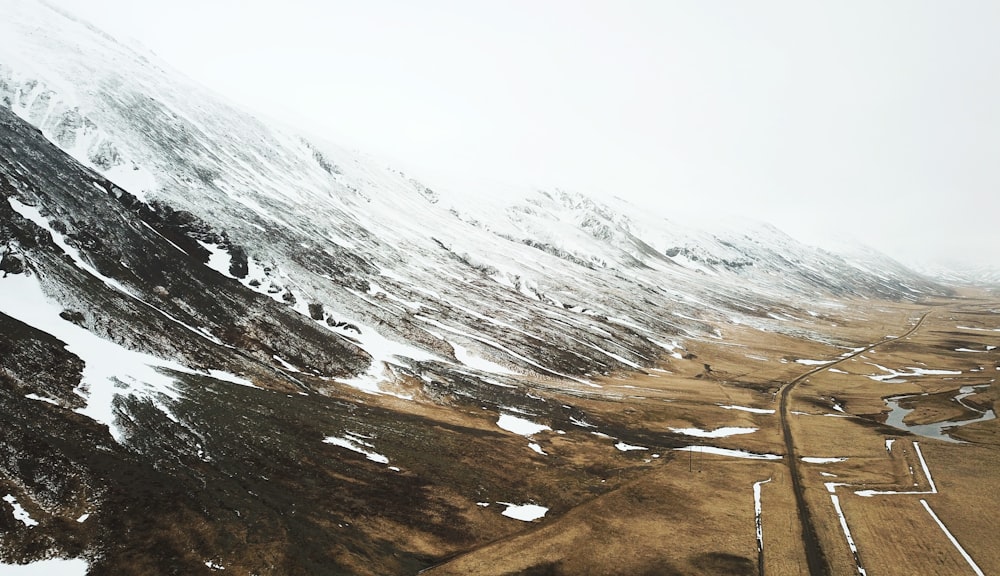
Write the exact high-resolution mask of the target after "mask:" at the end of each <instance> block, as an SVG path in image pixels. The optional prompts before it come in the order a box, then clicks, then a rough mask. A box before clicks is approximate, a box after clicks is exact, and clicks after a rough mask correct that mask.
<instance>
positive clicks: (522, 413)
mask: <svg viewBox="0 0 1000 576" xmlns="http://www.w3.org/2000/svg"><path fill="white" fill-rule="evenodd" d="M834 309H835V310H836V313H831V312H826V313H823V314H816V315H812V314H810V315H803V317H801V318H799V317H795V316H792V315H787V314H786V315H782V319H781V320H780V322H781V323H782V325H781V326H782V330H781V332H780V333H779V332H777V331H774V330H768V331H764V330H760V329H757V328H754V327H751V326H747V325H741V324H731V325H727V326H722V327H721V329H720V331H719V333H718V334H717V337H710V338H703V339H695V338H690V339H686V340H684V344H683V345H684V348H683V349H678V350H676V351H674V353H672V354H670V355H667V354H665V355H664V358H663V359H662V361H661V362H660V363H659V365H658V366H657V367H656V368H654V369H650V370H647V371H641V372H635V373H628V374H618V375H610V376H607V377H603V378H600V379H596V380H593V381H583V380H581V381H576V380H565V379H555V378H552V379H541V378H524V379H523V380H522V381H520V382H519V385H518V386H516V387H514V388H510V387H509V386H510V385H509V384H508V385H500V384H503V383H502V382H498V383H497V385H493V384H487V385H486V388H485V389H483V388H479V389H476V391H475V394H473V393H471V392H469V390H468V389H466V388H463V385H468V386H471V384H468V383H464V384H463V382H464V381H462V380H458V379H452V380H447V381H443V382H440V383H437V384H436V385H435V387H434V388H433V389H436V390H438V391H439V392H438V393H437V395H436V396H428V395H427V390H428V389H429V388H428V387H426V386H425V383H424V382H421V381H418V380H407V379H406V378H400V379H398V380H397V381H396V382H395V384H394V386H395V388H394V391H395V392H396V393H398V396H392V395H371V394H367V393H364V392H361V391H359V390H357V389H354V388H349V387H342V388H337V389H336V390H335V391H334V392H331V393H330V395H319V394H309V395H305V394H297V395H296V394H284V393H276V392H273V391H266V390H258V389H255V388H248V387H246V386H239V385H236V384H230V383H225V382H219V381H212V380H209V379H206V378H199V377H197V376H195V375H188V376H183V375H182V376H183V378H182V381H183V382H184V388H183V390H181V392H180V393H179V395H178V400H177V404H176V405H175V406H174V408H173V414H174V415H175V418H176V419H177V421H176V422H171V421H169V420H167V419H165V418H163V417H162V413H160V412H156V410H155V407H153V406H152V405H150V406H144V405H139V404H135V405H128V406H123V407H124V408H125V409H126V413H128V414H129V415H131V417H133V418H138V417H139V416H140V415H142V414H146V416H145V418H147V419H146V420H143V422H149V423H153V424H145V425H144V427H143V428H142V429H134V430H128V432H129V434H130V436H129V443H128V446H127V449H123V448H121V447H117V446H116V445H115V444H114V443H113V442H110V439H109V438H107V437H106V432H105V431H103V430H102V429H100V427H99V426H96V425H94V424H93V423H90V422H89V421H87V420H86V419H84V418H82V417H79V416H78V415H76V414H73V413H71V412H70V413H68V414H69V416H67V412H66V411H65V410H63V409H62V408H60V407H58V406H55V405H52V404H51V403H49V402H41V401H38V399H37V398H33V397H32V396H31V395H27V396H26V395H24V394H23V393H18V394H13V393H9V392H4V394H5V398H8V396H7V395H8V394H10V395H9V398H8V399H7V400H5V401H6V402H10V403H14V404H17V407H16V410H14V409H12V410H11V411H8V412H7V413H6V414H5V415H4V416H3V418H5V421H4V422H5V423H4V426H5V428H4V429H5V430H8V431H11V434H13V433H14V432H15V431H17V433H18V434H22V436H23V438H22V437H21V436H18V437H16V438H15V437H13V436H9V437H8V438H6V439H5V442H8V444H9V445H10V446H18V447H31V448H30V449H29V450H27V451H26V452H25V453H19V454H17V455H16V458H20V460H17V462H16V464H17V466H18V467H17V468H12V467H11V466H7V465H5V466H6V467H5V468H4V470H6V472H5V479H4V481H3V483H2V486H0V488H2V489H0V492H2V493H3V494H8V493H9V497H8V498H5V503H4V504H0V510H6V512H5V513H2V514H0V534H2V535H3V536H2V538H0V559H2V561H3V562H6V563H8V564H12V563H25V562H31V561H38V560H42V559H44V558H46V557H49V556H53V555H54V556H68V557H78V558H80V557H82V558H84V559H86V560H87V561H88V563H89V565H90V567H91V572H90V573H91V574H152V573H164V571H165V570H166V567H172V568H171V569H181V570H182V571H183V572H185V573H205V574H209V573H213V572H218V571H220V570H221V569H222V568H224V569H225V570H226V572H225V573H227V574H416V573H418V572H420V573H423V574H428V575H447V574H484V575H485V574H490V575H493V574H538V575H541V574H630V575H635V574H684V575H697V574H747V575H750V574H767V575H768V576H777V575H798V574H837V575H840V574H845V575H846V574H865V575H870V576H883V575H885V576H889V575H904V574H932V573H933V574H991V573H997V572H998V571H1000V548H997V547H996V546H995V531H994V528H995V519H994V517H993V516H994V511H995V510H996V509H997V508H998V505H1000V495H998V493H997V491H996V489H995V487H996V486H1000V424H998V421H997V420H996V419H995V417H994V416H995V412H994V411H995V409H996V408H995V407H996V403H997V399H998V395H1000V390H998V389H997V387H996V386H995V377H996V374H997V372H998V370H1000V353H998V350H1000V349H998V348H996V347H997V346H1000V301H998V300H996V299H991V297H990V296H989V295H986V294H978V293H977V294H972V293H970V294H966V295H963V296H960V297H955V298H950V299H940V300H934V301H928V302H922V303H917V304H898V303H887V302H875V301H854V302H844V303H842V306H839V307H835V308H834ZM300 376H301V378H302V379H303V381H306V379H307V376H306V375H300ZM508 381H509V380H505V381H504V382H508ZM442 390H443V392H442ZM491 390H492V392H490V391H491ZM490 394H495V397H492V398H488V397H489V395H490ZM887 399H889V400H888V401H887ZM890 416H892V417H891V418H890ZM138 421H139V420H136V422H138ZM67 422H69V423H70V424H72V426H74V427H75V428H67V430H73V432H65V431H62V432H61V431H60V430H63V428H61V427H62V426H69V425H70V424H67ZM887 422H888V423H887ZM180 423H184V426H185V427H189V428H182V427H179V425H180ZM942 423H944V424H942ZM948 423H951V424H950V425H949V424H948ZM889 424H893V425H889ZM935 424H942V425H939V426H936V427H935V426H932V425H935ZM153 428H156V429H153ZM913 430H916V431H919V432H920V434H916V433H912V432H911V431H913ZM73 434H76V435H78V436H79V439H77V440H76V441H75V442H67V441H66V440H65V438H67V437H70V436H72V435H73ZM192 446H196V447H197V451H194V448H192ZM46 454H47V455H49V456H43V455H46ZM140 454H141V455H142V456H141V457H138V456H137V455H140ZM11 458H15V456H11ZM49 460H52V461H51V462H49ZM11 461H14V460H11ZM147 462H148V463H149V464H147ZM50 465H51V469H50V468H46V467H47V466H50ZM11 470H15V472H11ZM57 471H58V472H57ZM32 474H34V475H35V476H34V477H33V478H29V477H28V476H29V475H32ZM45 474H48V476H45ZM15 476H18V477H17V478H15ZM43 476H44V477H46V478H49V480H45V481H44V482H43V481H42V480H39V478H42V477H43ZM52 478H62V480H59V481H58V482H56V484H55V485H54V487H53V488H52V490H51V491H52V494H51V495H50V494H47V493H44V492H40V491H39V489H33V490H27V489H25V486H45V485H46V484H45V482H49V483H50V484H51V483H52V480H51V479H52ZM60 482H62V483H61V484H60ZM0 495H2V494H0ZM46 498H48V500H46ZM52 502H56V503H57V504H53V503H52ZM28 520H30V522H29V521H28ZM32 522H33V523H34V524H31V523H32ZM0 573H3V570H2V569H0Z"/></svg>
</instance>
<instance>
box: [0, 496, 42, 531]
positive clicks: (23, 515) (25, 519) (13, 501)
mask: <svg viewBox="0 0 1000 576" xmlns="http://www.w3.org/2000/svg"><path fill="white" fill-rule="evenodd" d="M3 501H4V502H6V503H8V504H10V507H11V508H13V509H14V519H15V520H20V521H21V523H22V524H24V525H25V526H27V527H28V528H31V527H32V526H38V521H37V520H35V519H34V518H32V517H31V514H28V511H27V510H25V509H24V508H22V507H21V505H20V504H18V502H17V498H14V497H13V496H12V495H10V494H8V495H6V496H4V497H3Z"/></svg>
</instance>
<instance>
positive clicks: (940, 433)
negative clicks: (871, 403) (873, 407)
mask: <svg viewBox="0 0 1000 576" xmlns="http://www.w3.org/2000/svg"><path fill="white" fill-rule="evenodd" d="M989 386H990V384H980V385H979V386H962V388H961V389H959V391H958V394H957V395H956V396H955V397H954V398H953V399H954V400H955V401H956V402H958V403H959V404H961V405H962V406H963V407H964V408H966V409H968V410H971V411H973V412H978V413H979V416H978V417H976V418H970V419H968V420H945V421H943V422H934V423H931V424H913V425H911V424H906V423H904V422H903V419H904V418H906V415H907V414H909V413H910V412H913V409H912V408H903V407H902V406H900V402H901V401H903V400H906V399H908V398H916V397H918V396H923V394H907V395H904V396H892V397H889V398H886V399H885V404H886V406H888V407H889V416H888V418H887V419H886V421H885V423H886V424H888V425H889V426H892V427H893V428H898V429H900V430H906V431H907V432H910V433H912V434H916V435H918V436H923V437H925V438H933V439H935V440H944V441H945V442H954V443H962V441H961V440H957V439H955V438H952V437H951V436H949V435H948V433H947V432H946V431H945V430H946V429H950V428H955V427H958V426H965V425H966V424H973V423H975V422H983V421H985V420H993V419H994V418H996V417H997V416H996V413H995V412H994V411H993V410H986V411H983V410H978V409H976V408H974V407H973V406H970V405H968V404H966V403H965V402H963V400H965V399H966V398H968V397H969V396H972V395H973V394H975V393H976V389H977V388H987V387H989Z"/></svg>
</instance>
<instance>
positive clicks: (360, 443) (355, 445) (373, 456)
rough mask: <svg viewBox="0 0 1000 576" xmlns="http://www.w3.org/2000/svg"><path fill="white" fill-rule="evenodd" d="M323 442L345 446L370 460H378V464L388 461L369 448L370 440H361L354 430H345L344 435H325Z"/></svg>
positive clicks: (371, 446)
mask: <svg viewBox="0 0 1000 576" xmlns="http://www.w3.org/2000/svg"><path fill="white" fill-rule="evenodd" d="M323 443H325V444H333V445H334V446H340V447H341V448H347V449H348V450H350V451H351V452H357V453H358V454H364V455H365V457H366V458H368V459H369V460H371V461H372V462H378V463H379V464H388V463H389V459H388V458H387V457H385V456H383V455H381V454H379V453H378V452H375V451H373V450H370V448H373V447H374V446H373V445H372V443H371V442H367V441H365V440H363V437H362V436H361V435H360V434H356V433H354V432H347V433H346V434H345V435H344V436H327V437H326V438H324V439H323Z"/></svg>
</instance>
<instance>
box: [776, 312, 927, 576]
mask: <svg viewBox="0 0 1000 576" xmlns="http://www.w3.org/2000/svg"><path fill="white" fill-rule="evenodd" d="M929 314H930V311H927V312H924V314H923V315H922V316H920V319H919V320H917V322H916V324H914V325H913V327H912V328H910V329H909V330H907V331H906V332H905V333H903V334H901V335H899V336H894V337H892V338H885V339H883V340H881V341H879V342H876V343H874V344H871V345H869V346H866V347H864V348H862V349H860V350H858V351H856V352H853V353H851V354H849V355H847V356H843V357H840V358H837V359H836V360H833V361H831V362H830V363H829V364H823V365H822V366H817V367H816V368H813V369H812V370H809V371H808V372H806V373H804V374H802V375H800V376H798V377H796V378H795V379H793V380H790V381H789V382H788V383H786V384H784V385H783V386H782V387H781V388H780V389H779V391H778V394H779V396H780V398H781V400H780V402H781V404H780V409H779V411H778V413H779V415H780V418H781V433H782V436H783V437H784V439H785V454H786V455H787V456H786V458H785V461H786V462H787V464H788V470H789V472H790V473H791V478H792V490H793V491H794V492H795V505H796V508H797V509H798V513H799V523H800V524H801V525H802V545H803V547H804V548H805V554H806V563H807V565H808V566H809V575H810V576H830V566H829V564H828V563H827V561H826V556H825V555H824V554H823V547H822V546H821V545H820V542H819V537H817V535H816V527H815V526H814V525H813V521H812V513H811V512H810V511H809V505H808V504H807V503H806V500H805V495H804V493H803V489H802V476H801V474H800V472H799V462H798V457H797V456H796V454H795V439H794V437H793V435H792V427H791V425H790V420H791V419H790V418H789V415H790V414H789V408H788V398H789V396H790V395H791V392H792V390H793V389H794V388H795V387H796V386H797V385H798V384H799V383H801V382H802V381H804V380H805V379H806V378H808V377H810V376H812V375H813V374H816V373H818V372H822V371H824V370H827V369H829V368H833V367H834V366H836V365H838V364H840V363H842V362H846V361H848V360H850V359H852V358H854V357H856V356H860V355H861V354H864V353H865V352H868V351H870V350H872V349H874V348H876V347H878V346H882V345H883V344H888V343H890V342H895V341H896V340H901V339H903V338H906V337H907V336H910V335H911V334H913V333H914V332H916V331H917V330H918V329H919V328H920V325H921V324H923V322H924V319H926V318H927V316H928V315H929ZM758 565H759V566H760V576H764V552H763V550H761V551H760V558H759V559H758Z"/></svg>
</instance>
